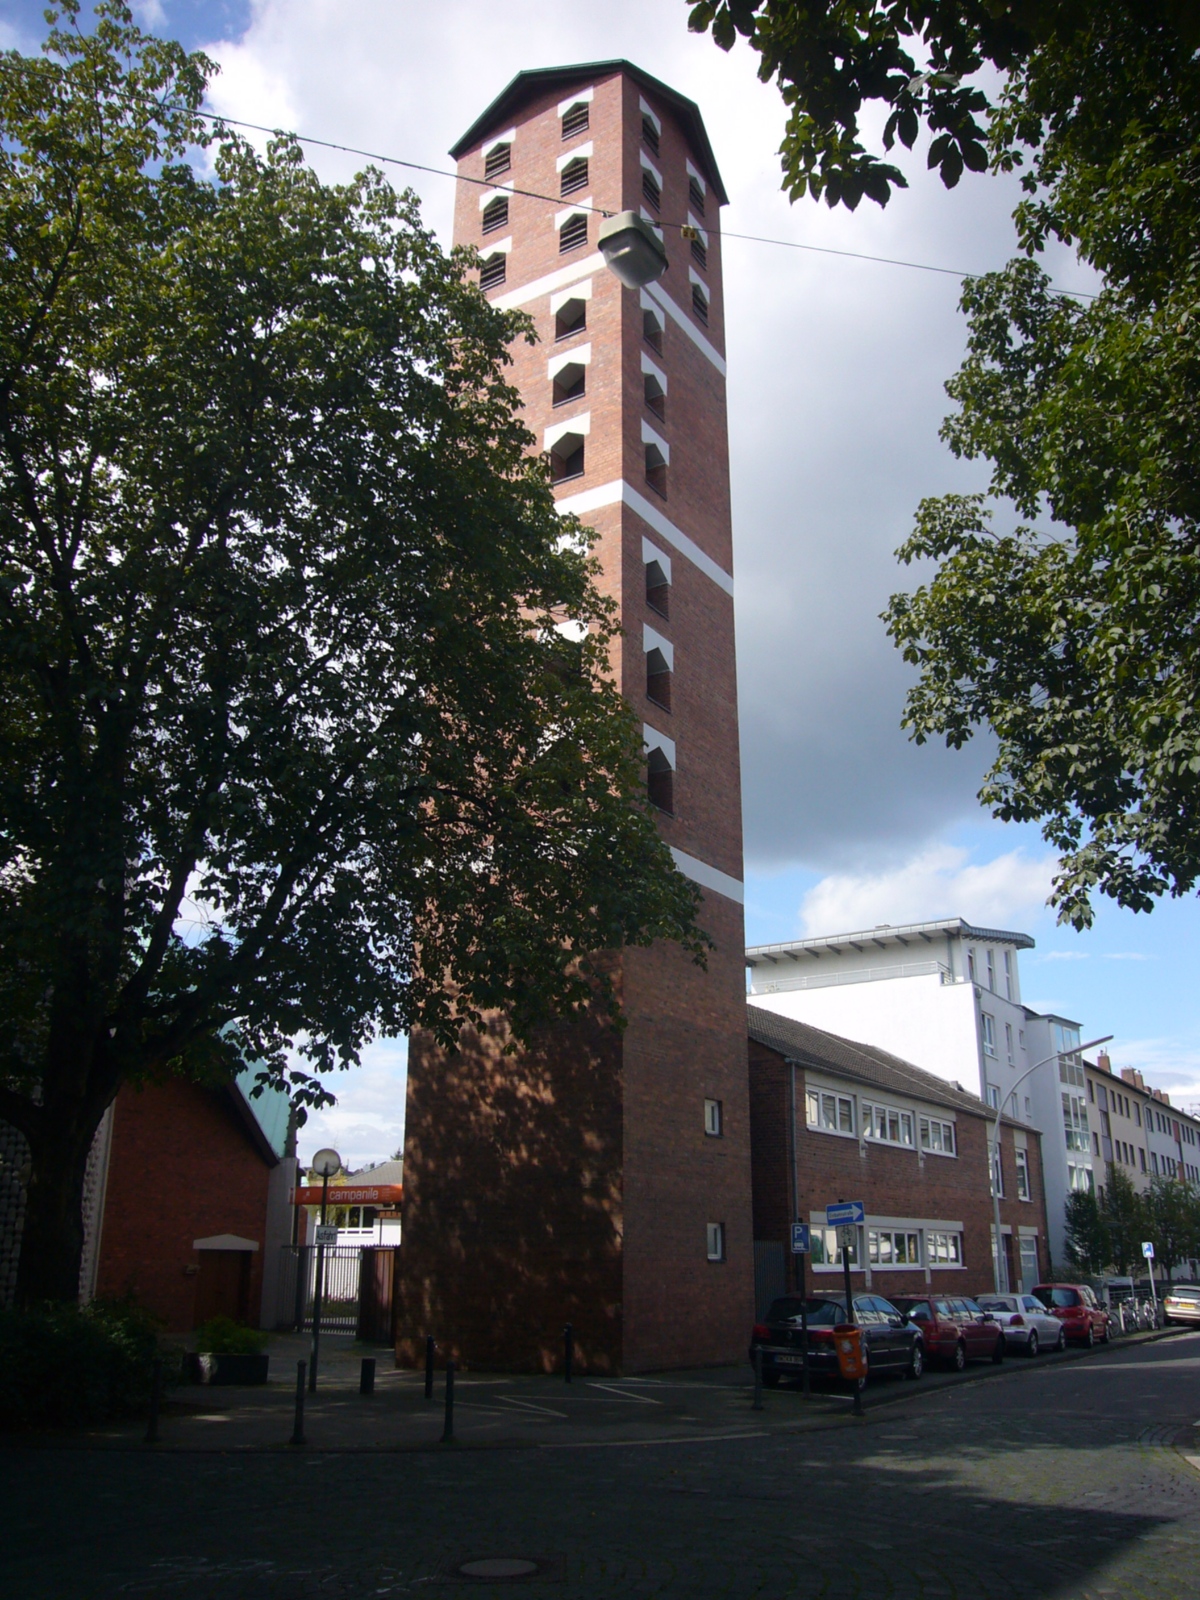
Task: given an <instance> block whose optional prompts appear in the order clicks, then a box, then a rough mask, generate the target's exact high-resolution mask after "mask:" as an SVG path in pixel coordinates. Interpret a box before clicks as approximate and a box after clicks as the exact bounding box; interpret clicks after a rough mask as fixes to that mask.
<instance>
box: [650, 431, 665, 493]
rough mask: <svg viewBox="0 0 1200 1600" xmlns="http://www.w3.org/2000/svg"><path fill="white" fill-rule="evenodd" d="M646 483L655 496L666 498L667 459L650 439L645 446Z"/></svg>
mask: <svg viewBox="0 0 1200 1600" xmlns="http://www.w3.org/2000/svg"><path fill="white" fill-rule="evenodd" d="M646 482H647V483H648V484H649V485H650V487H651V488H652V489H653V490H654V491H655V493H656V494H660V495H661V496H662V497H663V499H664V500H665V499H666V498H667V458H666V456H664V455H663V453H662V450H661V449H660V447H659V446H658V445H656V444H655V443H654V441H653V440H652V439H651V440H648V441H647V444H646Z"/></svg>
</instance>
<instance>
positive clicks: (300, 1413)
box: [291, 1361, 307, 1444]
mask: <svg viewBox="0 0 1200 1600" xmlns="http://www.w3.org/2000/svg"><path fill="white" fill-rule="evenodd" d="M306 1365H307V1363H306V1362H304V1361H297V1363H296V1420H295V1422H294V1424H293V1425H292V1438H291V1442H292V1444H303V1443H304V1369H305V1366H306Z"/></svg>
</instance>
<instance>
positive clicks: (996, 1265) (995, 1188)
mask: <svg viewBox="0 0 1200 1600" xmlns="http://www.w3.org/2000/svg"><path fill="white" fill-rule="evenodd" d="M1111 1038H1112V1034H1111V1033H1106V1034H1105V1035H1104V1037H1103V1039H1089V1040H1088V1042H1087V1043H1086V1044H1077V1045H1076V1046H1075V1047H1074V1049H1073V1050H1056V1051H1055V1052H1054V1054H1053V1055H1049V1056H1043V1057H1042V1059H1041V1060H1040V1061H1035V1062H1034V1063H1033V1065H1032V1066H1031V1067H1027V1068H1026V1070H1025V1071H1024V1072H1023V1073H1022V1074H1021V1076H1020V1077H1019V1078H1018V1079H1017V1081H1016V1083H1014V1084H1013V1085H1012V1087H1011V1088H1010V1089H1009V1091H1008V1093H1007V1094H1006V1095H1004V1096H1003V1098H1001V1097H1000V1094H999V1089H998V1088H997V1098H996V1120H995V1122H994V1123H993V1125H992V1147H991V1158H992V1170H991V1174H990V1176H991V1182H992V1219H993V1227H994V1229H995V1233H994V1236H993V1239H992V1269H993V1270H992V1276H993V1278H994V1280H995V1284H996V1293H997V1294H1007V1292H1008V1266H1007V1263H1005V1269H1004V1273H1003V1277H1004V1282H1003V1283H1001V1281H1000V1279H1001V1271H1000V1261H1001V1248H1000V1188H999V1185H998V1184H997V1182H996V1174H997V1173H998V1172H999V1170H1000V1118H1001V1117H1002V1116H1003V1115H1004V1106H1005V1103H1006V1102H1007V1101H1008V1099H1009V1098H1010V1097H1015V1096H1016V1092H1017V1090H1018V1089H1019V1088H1020V1087H1021V1085H1022V1084H1023V1083H1024V1082H1025V1079H1026V1078H1029V1077H1032V1076H1033V1074H1034V1073H1035V1072H1036V1071H1037V1069H1038V1068H1039V1067H1044V1066H1045V1065H1046V1063H1047V1062H1049V1061H1057V1060H1058V1058H1059V1056H1066V1055H1071V1056H1074V1055H1080V1056H1081V1055H1082V1054H1083V1052H1084V1051H1085V1050H1094V1049H1095V1048H1096V1046H1097V1045H1098V1044H1107V1043H1108V1041H1109V1040H1110V1039H1111Z"/></svg>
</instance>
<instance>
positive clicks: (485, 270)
mask: <svg viewBox="0 0 1200 1600" xmlns="http://www.w3.org/2000/svg"><path fill="white" fill-rule="evenodd" d="M507 271H508V257H507V256H506V255H505V254H504V252H503V250H499V251H497V252H496V254H495V255H494V256H488V257H487V258H486V259H485V261H484V263H483V265H482V266H481V267H480V269H479V287H480V288H481V289H485V290H486V289H495V288H496V287H497V286H498V285H499V284H502V283H503V282H504V278H505V274H506V273H507Z"/></svg>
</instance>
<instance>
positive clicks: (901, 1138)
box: [862, 1102, 913, 1149]
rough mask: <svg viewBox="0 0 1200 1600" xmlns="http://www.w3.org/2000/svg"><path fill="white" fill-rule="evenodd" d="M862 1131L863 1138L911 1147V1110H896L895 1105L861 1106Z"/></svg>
mask: <svg viewBox="0 0 1200 1600" xmlns="http://www.w3.org/2000/svg"><path fill="white" fill-rule="evenodd" d="M862 1131H863V1138H864V1139H878V1140H879V1141H880V1142H881V1143H883V1144H900V1145H907V1146H908V1147H909V1148H910V1149H911V1148H912V1147H913V1119H912V1112H911V1111H897V1110H896V1108H895V1106H880V1105H870V1104H868V1103H866V1102H864V1103H863V1106H862Z"/></svg>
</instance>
